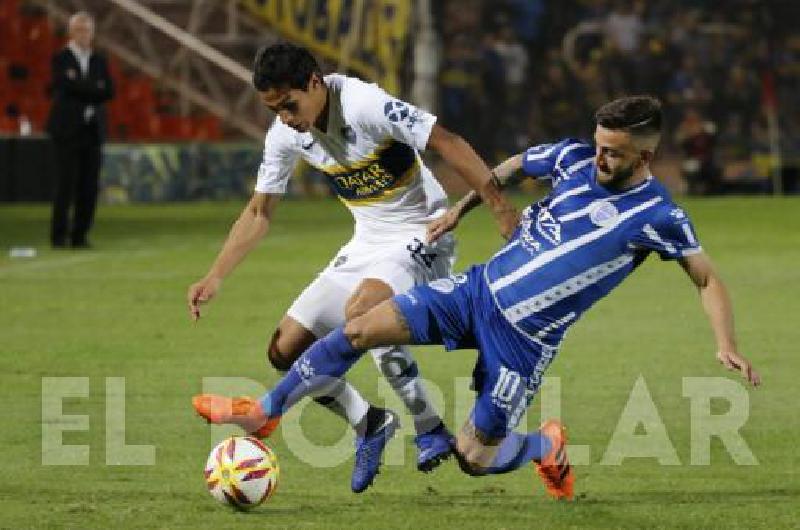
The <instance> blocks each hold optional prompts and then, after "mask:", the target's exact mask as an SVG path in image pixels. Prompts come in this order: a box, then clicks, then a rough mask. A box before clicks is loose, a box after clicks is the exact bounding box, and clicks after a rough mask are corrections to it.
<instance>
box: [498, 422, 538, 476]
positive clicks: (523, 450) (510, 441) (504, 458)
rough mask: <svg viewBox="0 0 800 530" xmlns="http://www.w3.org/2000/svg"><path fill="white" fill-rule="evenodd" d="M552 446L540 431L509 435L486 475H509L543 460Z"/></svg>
mask: <svg viewBox="0 0 800 530" xmlns="http://www.w3.org/2000/svg"><path fill="white" fill-rule="evenodd" d="M552 445H553V444H552V443H551V442H550V439H549V438H547V437H546V436H542V435H541V434H539V432H538V431H537V432H532V433H528V434H521V433H517V432H511V433H508V435H507V436H506V437H505V439H504V440H503V442H502V443H501V444H500V448H499V449H498V450H497V454H496V455H495V457H494V461H493V462H492V465H491V466H490V467H489V468H488V469H487V470H486V473H487V474H490V475H499V474H501V473H508V472H509V471H514V470H515V469H517V468H519V467H521V466H523V465H525V464H527V463H528V462H530V461H531V460H541V459H542V458H543V457H544V455H546V454H547V453H548V452H549V451H550V448H551V447H552Z"/></svg>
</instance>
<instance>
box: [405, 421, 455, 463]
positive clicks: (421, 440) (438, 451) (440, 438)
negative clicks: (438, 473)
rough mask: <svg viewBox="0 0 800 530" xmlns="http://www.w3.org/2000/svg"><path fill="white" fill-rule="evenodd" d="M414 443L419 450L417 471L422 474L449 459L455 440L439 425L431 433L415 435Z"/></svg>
mask: <svg viewBox="0 0 800 530" xmlns="http://www.w3.org/2000/svg"><path fill="white" fill-rule="evenodd" d="M414 443H415V444H417V449H418V450H419V453H418V454H417V469H419V470H420V471H422V472H424V473H430V472H431V471H433V470H434V469H436V468H437V467H439V464H441V463H442V462H444V461H445V460H447V459H448V458H450V455H451V454H452V452H453V446H454V445H455V443H456V439H455V437H454V436H453V435H452V434H450V431H448V430H447V427H445V426H444V423H440V424H439V425H438V427H436V428H435V429H433V430H432V431H430V432H426V433H424V434H418V435H416V436H415V437H414Z"/></svg>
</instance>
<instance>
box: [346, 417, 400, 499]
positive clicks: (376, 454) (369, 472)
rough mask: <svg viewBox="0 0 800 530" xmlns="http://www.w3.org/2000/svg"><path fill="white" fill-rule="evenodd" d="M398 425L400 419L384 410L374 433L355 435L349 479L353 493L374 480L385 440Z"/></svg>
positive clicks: (358, 491) (361, 489)
mask: <svg viewBox="0 0 800 530" xmlns="http://www.w3.org/2000/svg"><path fill="white" fill-rule="evenodd" d="M398 427H400V421H399V420H398V419H397V415H396V414H395V413H394V412H392V411H391V410H385V411H384V420H383V422H382V423H381V425H380V427H378V428H377V429H375V432H374V433H372V434H371V435H368V436H358V437H356V462H355V465H354V466H353V476H352V477H351V479H350V488H351V489H352V490H353V493H361V492H362V491H364V490H365V489H367V488H368V487H370V485H371V484H372V481H373V480H375V475H377V474H378V468H379V467H380V465H381V456H382V455H383V449H384V448H385V447H386V442H388V441H389V439H390V438H391V437H392V436H394V433H395V431H396V430H397V428H398Z"/></svg>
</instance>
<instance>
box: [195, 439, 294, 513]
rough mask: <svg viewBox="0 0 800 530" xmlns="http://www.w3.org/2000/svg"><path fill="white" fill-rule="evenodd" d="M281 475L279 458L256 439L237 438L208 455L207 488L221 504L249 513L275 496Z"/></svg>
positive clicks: (223, 443)
mask: <svg viewBox="0 0 800 530" xmlns="http://www.w3.org/2000/svg"><path fill="white" fill-rule="evenodd" d="M279 472H280V470H279V468H278V459H277V458H276V457H275V453H273V452H272V449H270V448H269V447H267V446H266V445H265V444H264V442H262V441H261V440H259V439H257V438H254V437H252V436H233V437H231V438H228V439H227V440H224V441H222V442H220V443H219V444H218V445H217V446H216V447H215V448H214V449H212V450H211V454H210V455H208V461H207V462H206V471H205V476H206V485H207V486H208V491H209V492H210V493H211V496H212V497H214V498H215V499H217V500H218V501H219V502H221V503H223V504H228V505H231V506H233V507H235V508H239V509H244V510H246V509H249V508H252V507H254V506H258V505H259V504H261V503H262V502H264V501H265V500H267V499H268V498H269V497H270V496H271V495H272V494H273V493H275V488H277V486H278V474H279Z"/></svg>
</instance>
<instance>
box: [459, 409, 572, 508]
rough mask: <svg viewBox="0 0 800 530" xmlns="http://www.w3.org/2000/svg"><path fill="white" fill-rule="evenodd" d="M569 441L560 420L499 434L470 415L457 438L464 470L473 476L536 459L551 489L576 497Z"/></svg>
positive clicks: (563, 496)
mask: <svg viewBox="0 0 800 530" xmlns="http://www.w3.org/2000/svg"><path fill="white" fill-rule="evenodd" d="M566 444H567V437H566V431H565V429H564V426H563V425H561V422H559V421H557V420H548V421H546V422H544V423H543V424H542V425H541V427H540V428H539V431H538V432H535V433H530V434H527V435H523V434H520V433H515V432H512V433H509V434H508V435H506V436H500V437H497V436H491V435H489V434H487V433H485V432H483V431H481V430H480V429H479V428H477V427H476V426H475V424H474V423H473V421H472V419H468V420H467V421H466V422H465V423H464V427H463V428H462V429H461V431H460V432H459V433H458V436H457V438H456V450H455V455H456V459H457V460H458V464H459V466H460V467H461V470H462V471H463V472H464V473H466V474H468V475H471V476H482V475H489V474H501V473H508V472H509V471H513V470H514V469H518V468H519V467H521V466H522V465H524V464H525V463H527V462H532V463H533V464H534V466H535V467H536V471H537V472H538V474H539V476H540V477H541V479H542V481H543V482H544V485H545V489H546V490H547V493H549V494H550V495H551V496H552V497H554V498H556V499H572V497H573V490H574V483H575V475H574V472H573V471H572V467H571V466H570V464H569V460H568V459H567V452H566Z"/></svg>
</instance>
